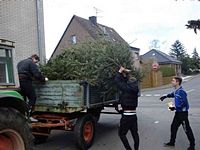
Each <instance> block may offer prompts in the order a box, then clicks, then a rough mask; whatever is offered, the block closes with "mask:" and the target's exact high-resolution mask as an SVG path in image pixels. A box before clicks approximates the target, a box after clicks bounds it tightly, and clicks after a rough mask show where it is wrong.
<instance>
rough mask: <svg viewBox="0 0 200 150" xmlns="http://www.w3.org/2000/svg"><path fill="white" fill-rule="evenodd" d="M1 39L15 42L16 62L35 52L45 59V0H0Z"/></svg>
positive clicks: (42, 59)
mask: <svg viewBox="0 0 200 150" xmlns="http://www.w3.org/2000/svg"><path fill="white" fill-rule="evenodd" d="M0 39H6V40H10V41H13V42H14V45H15V59H16V63H17V62H19V61H20V60H22V59H25V58H27V57H30V56H31V55H32V54H34V53H36V54H38V55H39V56H40V58H41V62H43V61H45V60H46V54H45V39H44V18H43V0H0ZM14 65H15V66H14V68H16V64H14Z"/></svg>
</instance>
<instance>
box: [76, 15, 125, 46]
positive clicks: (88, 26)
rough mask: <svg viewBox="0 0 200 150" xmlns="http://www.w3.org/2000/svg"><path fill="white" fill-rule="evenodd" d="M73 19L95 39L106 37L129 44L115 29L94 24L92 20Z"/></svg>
mask: <svg viewBox="0 0 200 150" xmlns="http://www.w3.org/2000/svg"><path fill="white" fill-rule="evenodd" d="M72 19H76V20H77V21H78V22H79V24H80V25H82V26H83V27H84V28H85V30H87V31H88V33H89V34H90V35H91V36H92V37H93V38H94V39H97V38H98V36H101V35H102V36H104V37H105V38H108V39H109V40H111V41H114V42H115V41H117V42H121V43H124V44H128V43H127V42H126V41H125V40H124V39H123V38H122V37H121V36H120V35H119V34H118V33H117V32H116V31H115V30H114V29H113V28H111V27H108V26H105V25H102V24H99V23H97V25H94V24H92V22H91V21H90V20H87V19H84V18H81V17H78V16H76V15H74V16H73V18H72Z"/></svg>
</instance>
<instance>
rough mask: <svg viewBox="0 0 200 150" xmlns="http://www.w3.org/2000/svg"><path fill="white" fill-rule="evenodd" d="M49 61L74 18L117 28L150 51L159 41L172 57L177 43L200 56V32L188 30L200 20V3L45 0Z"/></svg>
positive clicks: (195, 0)
mask: <svg viewBox="0 0 200 150" xmlns="http://www.w3.org/2000/svg"><path fill="white" fill-rule="evenodd" d="M43 4H44V23H45V41H46V54H47V58H49V57H50V55H51V54H52V52H53V50H54V49H55V47H56V45H57V43H58V41H59V40H60V38H61V36H62V34H63V32H64V31H65V29H66V27H67V25H68V24H69V21H70V20H71V18H72V16H73V15H77V16H80V17H82V18H85V19H88V17H89V16H96V9H97V11H98V13H97V22H98V23H100V24H103V25H106V26H109V27H112V28H114V29H115V30H116V31H117V32H118V33H119V34H120V35H121V36H122V38H124V39H125V40H126V41H127V42H128V43H130V45H131V46H134V47H138V48H140V49H141V51H140V54H144V53H146V52H147V51H149V47H150V46H151V41H153V40H159V41H160V42H159V45H160V50H161V51H163V52H165V53H167V54H168V53H169V51H170V50H169V49H170V47H171V45H172V44H173V43H174V42H175V40H180V42H181V43H182V44H183V45H184V46H185V48H186V50H187V52H188V54H191V53H192V51H193V49H194V48H195V47H196V48H197V51H198V53H199V54H200V32H199V34H197V35H196V34H195V33H194V32H193V30H188V29H186V27H185V24H187V21H188V20H192V19H193V20H197V19H200V2H199V1H198V0H184V1H183V0H178V1H175V0H72V1H70V0H43Z"/></svg>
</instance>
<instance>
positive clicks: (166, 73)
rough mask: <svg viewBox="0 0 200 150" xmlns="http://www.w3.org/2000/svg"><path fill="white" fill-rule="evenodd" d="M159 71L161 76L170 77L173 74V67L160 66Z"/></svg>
mask: <svg viewBox="0 0 200 150" xmlns="http://www.w3.org/2000/svg"><path fill="white" fill-rule="evenodd" d="M160 71H161V72H162V75H163V77H171V76H175V75H176V73H175V69H174V68H171V67H160Z"/></svg>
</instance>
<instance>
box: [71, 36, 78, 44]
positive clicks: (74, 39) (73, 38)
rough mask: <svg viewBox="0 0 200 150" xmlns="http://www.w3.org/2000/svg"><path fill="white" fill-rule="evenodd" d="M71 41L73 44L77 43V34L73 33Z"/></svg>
mask: <svg viewBox="0 0 200 150" xmlns="http://www.w3.org/2000/svg"><path fill="white" fill-rule="evenodd" d="M71 43H72V44H76V43H77V41H76V35H72V36H71Z"/></svg>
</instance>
